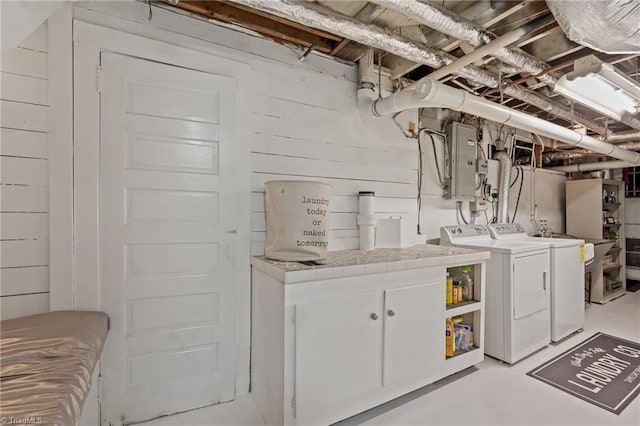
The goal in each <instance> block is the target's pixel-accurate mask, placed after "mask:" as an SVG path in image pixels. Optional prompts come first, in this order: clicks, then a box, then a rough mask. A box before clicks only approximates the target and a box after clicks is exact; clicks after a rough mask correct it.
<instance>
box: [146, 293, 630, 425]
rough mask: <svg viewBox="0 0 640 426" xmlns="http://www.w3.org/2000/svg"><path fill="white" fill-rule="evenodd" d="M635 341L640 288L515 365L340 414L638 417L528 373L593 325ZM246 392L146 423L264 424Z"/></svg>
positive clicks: (399, 418) (454, 420) (528, 421)
mask: <svg viewBox="0 0 640 426" xmlns="http://www.w3.org/2000/svg"><path fill="white" fill-rule="evenodd" d="M598 331H601V332H604V333H607V334H611V335H614V336H617V337H621V338H626V339H629V340H632V341H635V342H640V291H638V292H635V293H628V294H626V295H625V296H623V297H621V298H619V299H617V300H614V301H612V302H610V303H608V304H606V305H595V304H593V305H589V306H587V310H586V321H585V326H584V331H583V332H582V333H578V334H575V335H573V336H571V337H569V338H567V339H565V340H564V341H563V342H561V343H559V344H556V345H549V346H547V347H546V348H545V349H542V350H541V351H538V352H537V353H535V354H533V355H531V356H530V357H528V358H526V359H524V360H522V361H520V362H519V363H516V364H515V365H513V366H509V365H507V364H503V363H501V362H499V361H496V360H494V359H491V358H486V360H485V361H484V362H482V363H481V364H479V365H478V366H476V367H475V368H471V369H468V370H466V371H464V372H462V373H459V374H457V375H455V376H452V377H450V378H447V379H444V380H442V381H441V382H439V383H437V384H434V385H432V386H427V387H426V388H423V389H420V390H418V391H416V392H413V393H411V394H409V395H406V396H404V397H402V398H399V399H398V400H395V401H392V402H390V403H387V404H384V405H382V406H380V407H376V408H374V409H372V410H369V411H367V412H365V413H362V414H360V415H358V416H355V417H352V418H350V419H347V420H345V421H343V422H340V425H341V426H351V425H370V426H373V425H385V426H391V425H393V426H404V425H407V426H408V425H509V426H511V425H562V426H565V425H630V426H631V425H633V426H638V425H640V397H637V398H636V399H635V400H634V401H633V402H632V403H631V404H630V405H629V406H628V407H627V408H626V409H625V410H624V411H623V412H622V413H621V414H620V415H615V414H613V413H610V412H608V411H605V410H604V409H602V408H599V407H596V406H595V405H592V404H589V403H587V402H585V401H582V400H580V399H578V398H576V397H574V396H571V395H569V394H567V393H565V392H562V391H560V390H557V389H555V388H553V387H551V386H549V385H547V384H545V383H542V382H540V381H538V380H536V379H533V378H531V377H529V376H527V375H526V373H527V372H528V371H530V370H532V369H533V368H535V367H537V366H538V365H540V364H542V363H543V362H544V361H546V360H548V359H550V358H552V357H553V356H554V355H556V354H559V353H561V352H563V351H565V350H567V349H569V348H570V347H572V346H574V345H576V344H578V343H580V342H581V341H583V340H585V339H586V338H587V337H589V336H591V335H593V334H594V333H595V332H598ZM262 424H263V423H262V421H261V416H260V413H259V412H258V410H257V408H256V406H255V404H254V403H253V401H252V400H251V397H250V396H246V397H242V398H238V399H237V400H236V401H233V402H230V403H226V404H220V405H217V406H212V407H208V408H203V409H200V410H194V411H191V412H188V413H184V414H179V415H175V416H170V417H165V418H163V419H158V420H154V421H151V422H146V423H144V425H145V426H178V425H185V426H186V425H189V426H199V425H203V426H204V425H229V426H232V425H234V426H235V425H238V426H239V425H262Z"/></svg>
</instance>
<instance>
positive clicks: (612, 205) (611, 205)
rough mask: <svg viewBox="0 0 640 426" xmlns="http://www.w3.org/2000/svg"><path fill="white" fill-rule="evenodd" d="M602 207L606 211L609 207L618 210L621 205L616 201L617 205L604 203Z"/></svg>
mask: <svg viewBox="0 0 640 426" xmlns="http://www.w3.org/2000/svg"><path fill="white" fill-rule="evenodd" d="M602 206H603V207H604V208H605V209H606V208H607V207H611V208H614V209H616V208H618V207H620V203H619V202H618V201H616V202H615V203H602Z"/></svg>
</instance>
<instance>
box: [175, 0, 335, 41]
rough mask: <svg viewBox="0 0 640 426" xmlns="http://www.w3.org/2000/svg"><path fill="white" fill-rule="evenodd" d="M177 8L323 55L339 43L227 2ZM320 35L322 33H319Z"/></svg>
mask: <svg viewBox="0 0 640 426" xmlns="http://www.w3.org/2000/svg"><path fill="white" fill-rule="evenodd" d="M178 7H180V8H182V9H184V10H187V11H189V12H193V13H197V14H199V15H203V16H206V17H207V18H211V19H216V20H218V21H222V22H227V23H231V24H236V25H240V26H242V27H245V28H248V29H250V30H253V31H256V32H257V33H260V34H262V35H265V36H267V37H270V38H273V39H276V40H278V41H282V42H288V43H292V44H296V45H298V46H304V47H311V46H315V49H316V50H318V51H320V52H323V53H330V52H331V51H332V50H333V48H334V43H335V42H336V41H341V40H342V38H340V37H337V36H335V35H332V38H331V39H327V38H325V37H322V36H319V35H318V34H317V33H318V31H315V30H314V31H313V32H311V31H309V29H308V28H306V27H304V26H301V25H300V24H296V23H293V22H291V21H287V20H286V19H282V18H279V17H275V16H273V15H269V14H265V13H263V12H260V13H255V12H257V11H256V10H255V9H248V8H245V7H237V5H236V4H233V3H229V2H221V1H181V2H180V3H178ZM265 15H266V16H265ZM301 28H304V30H303V29H301ZM321 33H324V32H322V31H321ZM336 38H337V39H336Z"/></svg>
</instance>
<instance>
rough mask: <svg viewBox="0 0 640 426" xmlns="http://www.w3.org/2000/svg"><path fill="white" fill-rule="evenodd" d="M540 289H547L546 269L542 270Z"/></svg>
mask: <svg viewBox="0 0 640 426" xmlns="http://www.w3.org/2000/svg"><path fill="white" fill-rule="evenodd" d="M542 289H543V290H544V291H547V271H542Z"/></svg>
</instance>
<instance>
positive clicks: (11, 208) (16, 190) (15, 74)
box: [0, 23, 49, 319]
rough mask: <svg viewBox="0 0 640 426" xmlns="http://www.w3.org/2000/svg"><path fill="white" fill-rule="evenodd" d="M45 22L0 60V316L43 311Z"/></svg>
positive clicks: (45, 264)
mask: <svg viewBox="0 0 640 426" xmlns="http://www.w3.org/2000/svg"><path fill="white" fill-rule="evenodd" d="M47 84H48V81H47V24H46V23H45V24H43V25H42V26H40V28H38V30H36V32H34V33H33V34H32V35H31V36H30V37H29V38H28V39H27V40H25V41H24V42H23V43H22V44H21V45H20V46H19V47H18V48H15V49H13V50H10V51H8V52H6V53H5V54H4V55H3V56H2V58H1V61H0V192H1V194H0V318H1V319H7V318H13V317H17V316H22V315H30V314H34V313H40V312H46V311H48V310H49V268H48V264H49V243H48V239H49V218H48V216H49V215H48V211H49V191H48V161H47V158H48V152H49V147H48V131H49V124H48V115H49V111H48V109H49V107H48V99H47V98H48V87H47Z"/></svg>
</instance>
